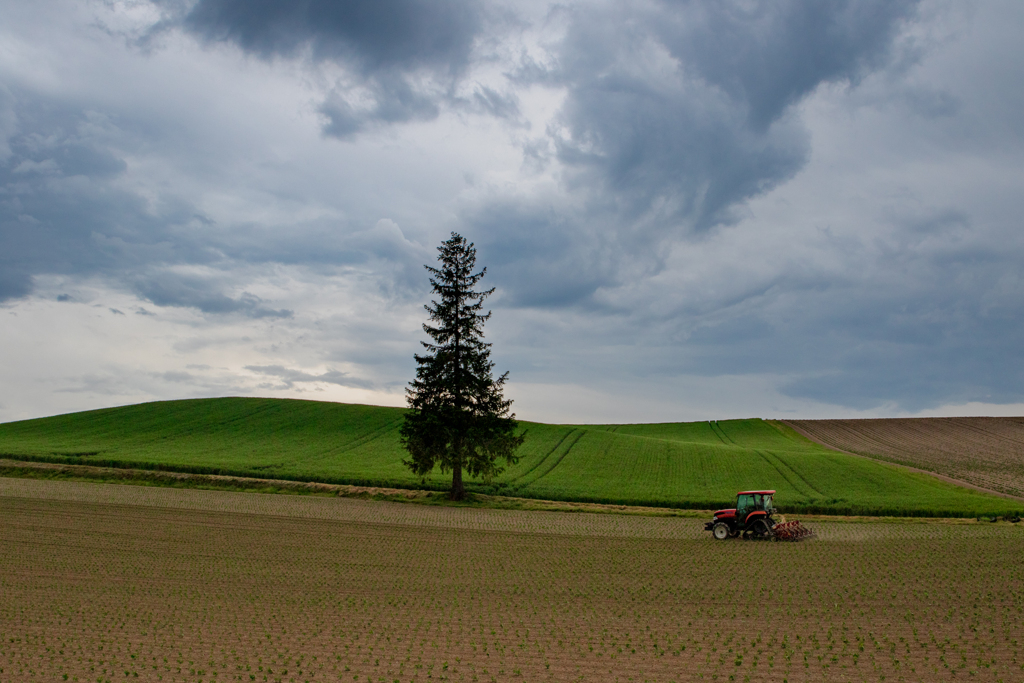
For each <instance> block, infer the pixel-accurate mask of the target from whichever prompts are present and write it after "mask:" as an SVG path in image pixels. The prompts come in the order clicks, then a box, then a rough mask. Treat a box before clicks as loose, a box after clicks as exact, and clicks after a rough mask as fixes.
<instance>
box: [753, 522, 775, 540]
mask: <svg viewBox="0 0 1024 683" xmlns="http://www.w3.org/2000/svg"><path fill="white" fill-rule="evenodd" d="M751 532H752V533H753V536H754V538H763V539H765V540H768V539H770V538H771V537H772V535H773V534H772V530H771V529H769V528H768V523H767V522H765V521H764V520H763V519H759V520H757V521H756V522H754V525H753V527H752V528H751Z"/></svg>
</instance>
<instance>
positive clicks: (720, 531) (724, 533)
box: [711, 522, 730, 541]
mask: <svg viewBox="0 0 1024 683" xmlns="http://www.w3.org/2000/svg"><path fill="white" fill-rule="evenodd" d="M729 532H730V530H729V525H728V524H726V523H725V522H719V523H718V524H716V525H715V526H714V527H712V529H711V535H712V536H714V537H715V538H716V539H717V540H719V541H724V540H725V539H727V538H729Z"/></svg>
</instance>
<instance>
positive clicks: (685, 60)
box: [551, 0, 916, 230]
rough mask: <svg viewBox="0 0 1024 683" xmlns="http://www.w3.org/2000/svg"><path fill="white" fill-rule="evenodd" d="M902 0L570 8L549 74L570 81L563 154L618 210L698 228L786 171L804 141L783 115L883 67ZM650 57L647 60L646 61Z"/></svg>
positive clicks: (798, 160)
mask: <svg viewBox="0 0 1024 683" xmlns="http://www.w3.org/2000/svg"><path fill="white" fill-rule="evenodd" d="M915 6H916V1H911V2H888V1H881V0H879V1H877V2H869V3H863V2H832V3H820V2H813V1H810V0H788V1H783V2H770V3H768V2H766V3H746V2H744V3H740V2H720V3H697V2H675V3H669V2H665V3H659V4H657V5H655V6H654V9H653V10H646V9H644V8H643V6H640V7H641V9H637V10H633V9H630V8H629V6H625V8H624V6H621V5H615V6H614V7H613V8H612V9H610V10H606V11H604V12H592V11H586V10H584V9H582V8H579V9H577V10H576V12H575V13H574V15H573V21H572V23H571V28H570V30H569V33H568V35H567V37H566V40H565V42H564V45H563V46H562V48H561V53H560V60H559V67H558V68H556V69H555V70H554V72H553V73H552V74H551V77H552V78H554V79H555V80H556V81H558V82H562V83H564V84H565V85H566V86H567V87H568V98H567V101H566V104H565V107H564V109H563V112H562V122H563V124H564V126H565V128H566V131H567V134H566V135H564V136H562V137H561V138H560V139H559V140H558V155H559V158H560V159H561V160H562V161H563V162H564V163H566V164H567V165H569V166H570V167H571V168H574V169H576V171H577V172H578V173H579V177H577V178H576V179H575V182H576V183H578V184H579V185H580V186H587V187H591V186H594V185H595V184H596V185H597V186H598V187H599V188H601V189H600V191H601V192H602V194H603V193H613V194H614V195H616V196H617V197H618V198H619V201H620V202H621V203H622V205H623V207H622V208H623V209H624V211H623V213H624V215H625V216H626V217H635V216H638V215H641V214H643V213H644V212H650V211H657V212H659V213H661V214H663V216H664V219H665V220H669V221H674V222H679V221H684V222H685V223H687V224H689V225H692V226H693V227H695V228H696V229H698V230H701V229H707V228H710V227H713V226H714V225H716V224H719V223H723V222H730V220H731V218H732V217H731V216H730V214H729V210H730V208H731V207H733V206H734V205H736V204H737V203H739V202H742V201H743V200H745V199H749V198H750V197H752V196H755V195H757V194H760V193H762V192H764V191H766V190H768V189H771V188H772V187H774V186H776V185H777V184H778V183H780V182H782V181H784V180H787V179H789V178H790V177H792V176H793V174H794V173H795V172H796V171H798V170H799V169H800V168H801V167H802V166H803V164H804V162H805V159H806V156H807V152H808V145H807V140H806V135H805V134H804V132H803V129H802V126H801V124H800V122H799V121H797V120H795V119H794V118H793V117H792V115H789V114H788V107H789V106H790V105H792V104H794V103H795V102H798V101H799V100H800V99H802V98H803V97H804V96H805V95H807V94H808V93H810V92H811V91H813V90H814V89H815V88H817V87H818V86H819V85H821V84H822V83H826V82H832V81H838V80H856V79H857V78H859V77H861V76H862V75H864V74H865V73H867V72H868V71H869V70H870V69H871V68H877V67H879V66H881V65H883V64H884V63H885V62H886V60H887V59H888V58H889V56H890V52H891V49H892V42H893V39H894V36H895V35H896V32H897V31H898V29H899V27H900V25H901V21H902V20H903V19H905V18H906V17H908V16H909V15H910V14H911V12H912V11H913V8H914V7H915ZM645 63H646V65H647V66H646V67H645V66H644V64H645Z"/></svg>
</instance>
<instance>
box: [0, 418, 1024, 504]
mask: <svg viewBox="0 0 1024 683" xmlns="http://www.w3.org/2000/svg"><path fill="white" fill-rule="evenodd" d="M403 412H404V411H403V409H401V408H382V407H376V406H362V405H346V404H338V403H322V402H315V401H297V400H282V399H261V398H218V399H194V400H186V401H163V402H157V403H145V404H141V405H134V406H126V407H122V408H108V409H103V410H93V411H88V412H83V413H73V414H70V415H59V416H56V417H47V418H40V419H36V420H24V421H21V422H11V423H6V424H0V455H3V456H4V457H8V458H12V459H22V460H37V461H39V460H42V461H50V462H71V463H79V464H95V465H106V466H118V467H126V466H130V467H141V468H148V469H167V470H176V471H184V472H196V473H207V474H211V473H213V474H215V473H223V474H233V475H241V476H257V477H265V478H273V479H291V480H299V481H323V482H329V483H349V484H370V485H381V486H395V487H406V488H409V487H419V486H422V484H421V482H420V480H419V479H418V478H417V477H415V476H413V475H412V474H411V473H409V472H408V471H407V470H406V469H405V467H404V466H403V465H402V458H403V451H402V449H401V447H400V445H399V441H398V428H399V426H400V425H401V423H402V415H403ZM522 425H523V427H525V428H526V429H527V430H528V434H527V439H526V443H525V444H524V446H523V447H522V449H521V450H520V455H521V459H520V462H519V464H517V465H516V466H514V467H511V468H509V470H508V471H507V472H505V473H504V474H503V475H502V476H500V477H499V478H498V479H496V480H495V481H494V482H492V483H491V484H490V485H486V484H484V483H483V482H474V481H472V480H470V481H469V482H468V485H467V488H469V489H470V490H476V491H480V492H486V493H497V494H502V495H514V496H522V497H528V498H546V499H553V500H579V501H590V502H606V503H622V504H636V505H656V506H670V507H683V508H713V507H719V506H724V505H726V504H728V503H730V502H731V501H732V500H733V499H734V496H735V493H736V491H737V490H740V489H748V488H773V489H777V490H778V495H777V496H776V502H777V504H778V505H779V506H780V507H781V508H782V509H783V510H784V511H787V510H788V511H794V512H795V511H803V512H829V513H838V514H892V515H932V516H975V515H982V514H1004V513H1006V512H1008V511H1011V510H1013V511H1019V510H1020V509H1021V508H1024V505H1021V504H1020V503H1016V502H1014V501H1010V500H1007V499H1003V498H998V497H995V496H990V495H988V494H984V493H980V492H976V491H972V490H969V489H964V488H960V487H956V486H953V485H950V484H947V483H945V482H942V481H940V480H938V479H936V478H934V477H930V476H928V475H924V474H916V473H913V472H908V471H906V470H903V469H901V468H898V467H895V466H892V465H889V464H885V463H881V462H876V461H873V460H869V459H866V458H860V457H855V456H850V455H845V454H842V453H837V452H835V451H830V450H827V449H825V448H823V447H822V446H819V445H818V444H815V443H813V442H811V441H809V440H808V439H806V438H804V437H802V436H800V435H799V434H797V433H796V432H795V431H793V430H792V429H790V428H789V427H787V426H785V425H783V424H781V423H778V422H772V421H763V420H756V419H755V420H727V421H722V422H716V423H708V422H692V423H671V424H648V425H548V424H539V423H528V422H524V423H522ZM448 481H449V480H448V477H446V476H444V475H441V474H440V473H437V472H435V473H434V474H433V475H432V476H430V477H428V478H427V480H426V482H425V485H426V486H427V487H429V488H435V489H443V488H445V486H446V485H447V483H448Z"/></svg>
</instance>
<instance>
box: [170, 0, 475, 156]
mask: <svg viewBox="0 0 1024 683" xmlns="http://www.w3.org/2000/svg"><path fill="white" fill-rule="evenodd" d="M481 23H482V22H481V15H480V6H479V5H478V4H477V3H467V2H457V1H456V0H346V1H345V2H336V1H332V0H298V1H294V0H259V2H252V1H250V0H200V1H199V2H198V3H196V5H195V6H194V7H192V9H191V10H190V11H189V12H188V13H187V15H185V16H184V18H183V19H182V25H183V26H184V28H185V29H186V30H187V31H189V32H191V33H193V34H195V35H197V36H199V37H201V38H202V39H204V40H206V41H209V42H230V43H233V44H235V45H237V46H239V47H240V48H242V49H243V50H245V51H246V52H249V53H251V54H255V55H258V56H260V57H262V58H264V59H272V58H275V57H296V56H301V57H305V56H307V55H308V56H309V58H311V59H313V60H314V61H325V60H331V61H334V62H338V63H340V64H343V65H345V66H347V67H349V68H351V69H352V70H353V71H354V72H355V74H357V75H358V77H359V78H360V82H359V84H358V85H359V87H361V88H362V89H364V90H365V91H366V92H368V93H369V95H370V98H369V99H370V100H371V103H370V104H367V103H366V102H365V101H362V100H365V98H361V101H360V102H359V103H358V104H356V103H353V102H352V101H351V100H350V98H349V95H350V93H349V89H348V88H339V89H337V90H336V91H335V92H334V93H333V94H332V95H331V96H330V97H329V98H328V99H327V100H326V101H325V102H324V103H323V105H322V107H321V112H322V113H323V114H324V115H325V117H326V118H327V125H326V126H325V128H324V131H325V132H326V133H327V134H328V135H333V136H335V137H349V136H351V135H353V134H355V133H356V132H358V131H359V130H360V129H362V128H363V127H364V126H365V125H367V124H368V123H371V122H382V123H396V122H402V121H409V120H414V119H421V120H422V119H431V118H433V117H435V116H437V113H438V111H439V102H440V101H441V100H444V99H446V98H448V97H449V95H450V92H448V91H449V90H450V86H451V84H452V83H453V82H454V80H455V79H457V77H458V75H459V74H460V72H461V71H462V70H463V69H464V68H465V66H466V65H467V63H468V61H469V58H470V53H471V50H472V47H473V41H474V39H475V37H476V35H477V34H478V32H479V31H480V29H481ZM424 77H427V78H428V80H429V79H431V78H432V79H433V80H434V81H436V82H435V83H432V84H426V85H425V84H424Z"/></svg>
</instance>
